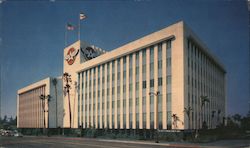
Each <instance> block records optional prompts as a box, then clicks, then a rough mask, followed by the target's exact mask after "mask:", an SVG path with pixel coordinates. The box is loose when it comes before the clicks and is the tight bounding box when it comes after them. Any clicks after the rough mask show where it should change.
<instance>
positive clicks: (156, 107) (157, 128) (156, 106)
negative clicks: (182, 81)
mask: <svg viewBox="0 0 250 148" xmlns="http://www.w3.org/2000/svg"><path fill="white" fill-rule="evenodd" d="M159 94H160V92H159V91H156V92H155V93H154V92H150V93H149V96H151V95H154V96H156V101H155V102H156V105H155V110H156V113H155V123H156V140H155V143H159V133H158V131H159V123H158V122H159V121H158V97H159Z"/></svg>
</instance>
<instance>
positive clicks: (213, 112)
mask: <svg viewBox="0 0 250 148" xmlns="http://www.w3.org/2000/svg"><path fill="white" fill-rule="evenodd" d="M215 113H216V111H215V110H213V111H212V128H213V123H214V115H215Z"/></svg>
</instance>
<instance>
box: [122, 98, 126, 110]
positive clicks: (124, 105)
mask: <svg viewBox="0 0 250 148" xmlns="http://www.w3.org/2000/svg"><path fill="white" fill-rule="evenodd" d="M125 107H126V99H123V109H124V110H126V109H125Z"/></svg>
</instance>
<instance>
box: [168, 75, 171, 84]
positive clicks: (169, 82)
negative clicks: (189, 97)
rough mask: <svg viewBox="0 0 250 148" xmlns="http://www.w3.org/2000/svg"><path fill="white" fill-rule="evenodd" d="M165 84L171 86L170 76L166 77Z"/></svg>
mask: <svg viewBox="0 0 250 148" xmlns="http://www.w3.org/2000/svg"><path fill="white" fill-rule="evenodd" d="M167 84H171V76H167Z"/></svg>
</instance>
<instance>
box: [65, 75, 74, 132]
mask: <svg viewBox="0 0 250 148" xmlns="http://www.w3.org/2000/svg"><path fill="white" fill-rule="evenodd" d="M63 77H64V80H65V86H64V91H65V95H66V94H67V95H68V104H69V127H70V128H71V105H70V88H71V86H70V84H69V83H71V82H72V80H71V75H70V74H68V73H67V72H65V73H64V74H63Z"/></svg>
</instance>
